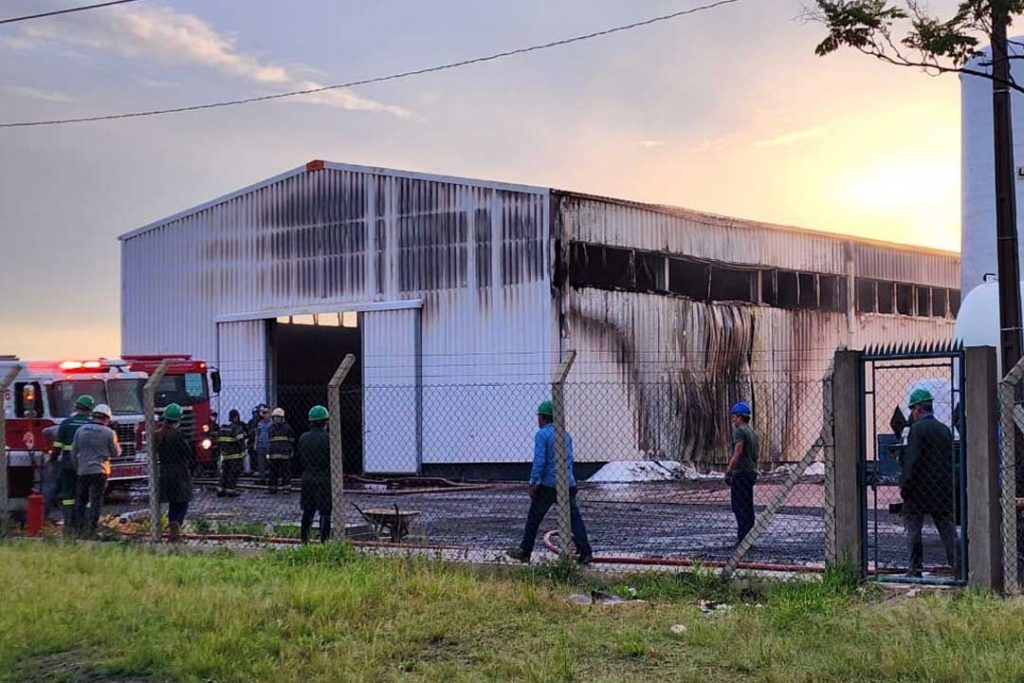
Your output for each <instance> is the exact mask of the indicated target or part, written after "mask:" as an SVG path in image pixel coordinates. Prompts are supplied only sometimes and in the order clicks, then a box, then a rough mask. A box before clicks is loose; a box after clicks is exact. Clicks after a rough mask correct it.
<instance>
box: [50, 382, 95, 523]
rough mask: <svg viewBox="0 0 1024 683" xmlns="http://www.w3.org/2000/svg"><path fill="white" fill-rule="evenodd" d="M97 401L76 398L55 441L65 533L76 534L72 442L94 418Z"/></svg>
mask: <svg viewBox="0 0 1024 683" xmlns="http://www.w3.org/2000/svg"><path fill="white" fill-rule="evenodd" d="M95 407H96V401H94V400H93V398H92V396H89V395H88V394H82V395H81V396H79V397H78V398H77V399H75V412H74V414H73V415H71V416H70V417H66V418H64V420H63V421H62V422H61V423H60V426H59V427H58V428H57V438H56V439H54V442H53V459H54V460H55V461H56V462H57V467H58V468H59V471H58V474H57V482H58V483H57V487H58V488H57V495H58V496H60V510H61V517H62V518H63V520H64V535H65V536H72V535H73V534H74V524H73V520H74V511H75V497H76V496H77V495H78V472H76V471H75V461H74V460H73V459H72V457H71V449H72V443H73V442H74V440H75V432H77V431H78V428H79V427H81V426H82V425H85V424H89V421H90V420H91V419H92V411H93V408H95Z"/></svg>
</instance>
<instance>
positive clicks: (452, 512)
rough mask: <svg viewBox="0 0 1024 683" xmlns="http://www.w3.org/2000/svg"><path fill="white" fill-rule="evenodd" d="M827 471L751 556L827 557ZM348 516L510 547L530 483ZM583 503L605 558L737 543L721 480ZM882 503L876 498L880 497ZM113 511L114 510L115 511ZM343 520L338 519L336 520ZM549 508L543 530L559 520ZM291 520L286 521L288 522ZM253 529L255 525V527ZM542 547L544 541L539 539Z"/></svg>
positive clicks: (930, 534) (266, 514)
mask: <svg viewBox="0 0 1024 683" xmlns="http://www.w3.org/2000/svg"><path fill="white" fill-rule="evenodd" d="M780 484H781V480H775V481H773V480H770V479H768V480H764V481H762V482H761V483H759V484H758V486H757V487H756V489H755V491H756V497H755V503H756V505H757V506H758V514H760V513H761V512H762V511H763V507H764V506H765V505H766V504H767V503H768V502H769V501H770V500H771V499H772V498H773V497H774V496H775V495H776V493H777V492H778V490H779V486H780ZM823 488H824V487H823V483H822V481H821V478H820V477H818V478H807V479H805V480H802V481H801V482H800V483H798V484H797V485H796V487H794V489H793V490H792V491H791V492H790V494H789V496H788V497H787V499H786V503H785V504H784V506H783V507H782V509H781V510H780V512H779V514H778V515H777V516H776V518H775V519H774V520H773V521H772V522H771V524H769V526H768V528H767V529H766V531H765V533H764V534H763V535H762V537H761V538H760V540H759V541H758V542H757V544H756V545H755V546H754V548H753V549H752V550H751V551H750V553H748V555H747V557H746V558H745V559H746V560H748V561H753V562H762V563H777V564H786V565H809V566H821V565H822V564H823V563H824V558H825V550H824V538H825V536H824V532H825V528H824V515H823V505H822V503H823V501H824V490H823ZM346 500H347V501H348V502H349V505H348V506H347V508H348V509H347V511H346V512H347V515H348V521H349V522H350V523H351V522H355V521H361V520H360V516H359V513H358V512H357V511H356V509H355V506H358V507H359V508H362V509H364V510H366V509H369V508H382V507H383V508H388V509H392V508H394V507H395V506H397V507H398V509H399V510H402V511H418V512H419V513H420V514H419V515H418V517H417V518H416V522H415V524H414V527H413V534H414V537H415V538H414V539H413V541H414V542H418V543H422V544H425V545H432V546H451V547H457V548H466V549H472V550H476V551H484V552H491V551H497V550H501V549H503V548H506V547H509V546H511V545H513V544H514V543H516V542H517V541H518V539H519V535H520V534H521V533H522V524H523V520H524V517H525V514H526V509H527V507H528V497H527V489H526V487H525V486H524V485H522V484H515V483H512V484H507V483H503V484H493V485H490V486H488V487H487V488H484V489H477V490H449V491H435V492H430V493H419V492H416V493H403V494H401V495H389V494H385V493H382V492H367V491H352V492H348V491H346ZM896 500H898V490H895V489H880V496H879V502H878V510H879V512H878V523H877V547H878V551H879V554H878V560H879V566H880V567H890V568H899V567H903V566H905V562H906V559H905V558H906V550H905V542H904V536H903V527H902V519H901V518H900V517H899V516H895V515H890V514H889V513H888V504H889V503H890V502H895V501H896ZM579 501H580V507H581V510H582V512H583V516H584V518H585V519H586V521H587V525H588V530H589V533H590V535H591V542H592V544H593V546H594V548H595V552H596V553H597V554H598V555H599V556H623V557H645V558H674V559H681V558H685V559H701V560H726V559H728V558H729V556H730V555H731V553H732V549H733V543H734V540H735V530H736V526H735V520H734V518H733V515H732V512H731V510H730V507H729V491H728V489H727V488H725V487H724V485H723V484H721V483H720V482H717V481H701V482H693V481H673V482H653V483H643V484H613V485H609V484H601V485H586V484H584V485H583V486H581V488H580V494H579ZM873 502H874V501H873V500H872V503H873ZM145 508H146V503H145V502H144V500H138V501H136V502H134V503H127V504H122V505H118V506H117V507H116V510H117V511H120V512H129V511H133V510H144V509H145ZM111 511H113V510H111ZM299 516H300V514H299V494H298V492H292V493H287V494H278V495H276V496H271V495H269V494H267V493H266V492H265V491H264V490H259V489H250V490H247V491H245V493H244V494H243V495H242V496H241V497H239V498H233V499H232V498H217V497H216V496H215V494H214V492H213V487H212V486H209V485H200V486H199V487H197V490H196V496H195V500H194V501H193V504H192V506H191V509H190V511H189V518H190V520H192V521H193V523H195V522H196V521H199V522H200V524H203V525H204V528H210V529H213V528H216V527H218V526H219V527H220V528H221V530H225V529H228V530H231V531H234V532H238V533H245V531H246V529H247V528H248V529H252V528H257V529H262V528H266V529H267V530H268V531H273V530H274V527H275V526H278V525H294V524H296V523H297V522H298V520H299ZM874 519H875V517H874V515H873V514H872V515H869V520H871V525H870V526H869V540H870V559H871V561H872V562H873V561H874V547H875V538H876V536H875V524H874ZM336 523H337V522H336ZM555 524H556V519H555V514H554V512H552V514H550V515H549V517H548V519H547V520H545V524H544V526H543V527H542V533H543V532H546V531H548V530H551V529H553V528H554V527H555ZM280 528H281V527H280V526H278V529H280ZM250 533H251V531H250ZM538 547H540V542H539V541H538ZM943 557H944V556H943V553H942V546H941V543H940V542H939V539H938V534H937V533H936V532H935V530H934V528H930V527H927V528H926V531H925V561H926V563H930V564H940V563H942V562H943Z"/></svg>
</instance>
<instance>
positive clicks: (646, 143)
mask: <svg viewBox="0 0 1024 683" xmlns="http://www.w3.org/2000/svg"><path fill="white" fill-rule="evenodd" d="M636 144H638V145H639V146H641V147H643V148H644V149H657V148H658V147H664V146H665V145H666V144H668V143H666V142H665V141H664V140H637V141H636Z"/></svg>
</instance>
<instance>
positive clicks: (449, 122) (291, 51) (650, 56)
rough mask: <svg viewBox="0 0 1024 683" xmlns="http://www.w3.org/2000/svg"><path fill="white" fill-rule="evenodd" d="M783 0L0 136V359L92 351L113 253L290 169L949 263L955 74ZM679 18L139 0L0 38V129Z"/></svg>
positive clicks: (112, 293) (581, 5) (51, 1)
mask: <svg viewBox="0 0 1024 683" xmlns="http://www.w3.org/2000/svg"><path fill="white" fill-rule="evenodd" d="M806 1H807V0H745V1H744V2H740V3H737V4H734V5H729V6H725V7H721V8H718V9H715V10H711V11H708V12H705V13H702V14H697V15H691V16H686V17H682V18H679V19H676V20H672V21H668V22H663V23H660V24H656V25H653V26H648V27H644V28H640V29H637V30H634V31H631V32H628V33H620V34H617V35H613V36H608V37H602V38H598V39H595V40H591V41H587V42H585V43H579V44H575V45H570V46H565V47H559V48H555V49H552V50H547V51H542V52H536V53H532V54H528V55H520V56H514V57H510V58H508V59H504V60H500V61H496V62H491V63H489V64H482V65H474V66H468V67H465V68H461V69H456V70H452V71H447V72H443V73H437V74H430V75H426V76H422V77H418V78H412V79H406V80H402V81H396V82H391V83H385V84H374V85H370V86H364V87H359V88H355V89H353V90H347V91H334V92H330V93H325V94H321V95H316V96H311V97H306V98H302V99H294V100H286V101H276V102H269V103H263V104H250V105H244V106H238V107H231V108H225V109H218V110H211V111H205V112H199V113H192V114H173V115H168V116H162V117H153V118H145V119H131V120H122V121H107V122H100V123H87V124H76V125H70V126H60V127H43V128H30V129H0V234H2V241H0V245H2V249H0V253H3V254H4V255H5V258H4V259H3V263H4V267H3V275H2V276H0V277H2V281H3V288H2V291H3V296H2V298H0V354H2V353H15V354H17V355H19V356H20V357H22V358H31V359H39V358H54V357H60V358H63V357H91V356H98V355H107V356H116V355H117V354H118V353H119V351H120V333H119V325H120V317H119V316H120V305H119V298H120V284H119V281H120V277H119V276H120V273H119V269H120V256H119V253H120V246H119V243H118V241H117V236H118V235H120V234H122V233H124V232H127V231H129V230H131V229H133V228H135V227H138V226H141V225H144V224H146V223H149V222H151V221H154V220H156V219H159V218H161V217H164V216H167V215H170V214H172V213H176V212H178V211H180V210H182V209H186V208H188V207H190V206H194V205H196V204H199V203H201V202H204V201H207V200H209V199H212V198H214V197H217V196H220V195H222V194H225V193H227V192H230V191H232V190H235V189H238V188H240V187H243V186H246V185H249V184H251V183H254V182H257V181H259V180H262V179H264V178H267V177H269V176H272V175H275V174H277V173H280V172H282V171H285V170H288V169H291V168H294V167H296V166H300V165H302V164H304V163H305V162H307V161H309V160H311V159H327V160H331V161H339V162H348V163H355V164H367V165H374V166H384V167H391V168H399V169H407V170H416V171H426V172H434V173H442V174H450V175H458V176H467V177H476V178H486V179H492V180H501V181H508V182H515V183H524V184H530V185H540V186H548V187H555V188H559V189H567V190H576V191H581V192H589V193H595V194H603V195H609V196H614V197H621V198H626V199H633V200H639V201H651V202H658V203H666V204H674V205H678V206H684V207H688V208H692V209H698V210H704V211H711V212H714V213H719V214H725V215H729V216H736V217H742V218H749V219H756V220H761V221H767V222H773V223H780V224H787V225H796V226H800V227H805V228H810V229H817V230H825V231H830V232H840V233H848V234H851V235H858V236H863V237H870V238H875V239H885V240H889V241H897V242H903V243H910V244H919V245H926V246H930V247H937V248H944V249H953V250H955V249H958V248H959V241H960V237H959V232H960V228H959V225H960V95H959V83H958V82H957V80H956V77H955V76H946V77H939V78H934V77H929V76H927V75H925V74H922V73H920V72H918V71H915V70H910V69H901V68H897V67H892V66H887V65H884V64H881V63H879V62H877V61H874V60H872V59H870V58H868V57H865V56H862V55H859V54H857V53H852V52H845V53H840V54H836V55H832V56H830V57H827V58H819V57H816V56H815V55H814V47H815V45H816V44H817V42H818V41H819V40H820V39H821V36H822V32H823V31H822V27H821V26H818V25H815V24H812V23H807V22H805V21H802V20H801V19H800V16H801V14H802V9H803V7H804V4H805V2H806ZM76 4H87V3H85V2H84V0H4V2H3V3H2V7H0V18H3V17H8V16H16V15H20V14H25V13H33V12H37V11H42V10H47V9H55V8H61V7H68V6H73V5H76ZM697 4H702V3H701V2H700V1H699V0H648V1H645V2H624V1H623V0H618V1H615V0H562V1H561V2H558V3H553V2H550V1H544V0H518V1H517V2H515V3H505V2H500V3H499V2H495V1H493V0H490V1H480V0H418V1H415V2H414V1H413V0H394V1H392V2H386V3H367V2H357V1H356V0H331V1H328V0H217V2H209V1H208V0H141V1H140V2H135V3H130V4H126V5H122V6H117V7H111V8H106V9H97V10H92V11H86V12H79V13H75V14H69V15H63V16H60V17H54V18H51V19H42V20H36V21H28V22H21V23H16V24H8V25H0V121H2V122H8V121H21V120H30V119H39V118H47V119H49V118H64V117H77V116H89V115H97V114H108V113H118V112H124V111H134V110H138V109H153V108H161V107H174V106H180V105H183V104H185V105H187V104H194V103H202V102H206V101H213V100H222V99H234V98H241V97H249V96H253V95H263V94H270V93H275V92H281V91H286V90H294V89H300V88H307V87H315V85H318V84H325V83H337V82H345V81H349V80H355V79H359V78H365V77H372V76H378V75H384V74H388V73H392V72H397V71H405V70H409V69H414V68H420V67H424V66H430V65H435V64H440V63H445V62H450V61H456V60H460V59H465V58H469V57H474V56H478V55H483V54H489V53H493V52H498V51H503V50H507V49H513V48H517V47H522V46H525V45H532V44H537V43H543V42H548V41H552V40H558V39H561V38H565V37H568V36H571V35H576V34H580V33H587V32H590V31H595V30H600V29H604V28H608V27H611V26H615V25H619V24H625V23H630V22H633V21H637V20H641V19H645V18H648V17H650V16H655V15H660V14H666V13H669V12H674V11H678V10H680V9H685V8H687V7H690V6H695V5H697ZM955 4H956V2H955V0H933V1H932V3H931V7H932V9H933V10H934V11H936V12H943V11H946V10H948V9H949V8H950V7H952V6H954V5H955ZM166 295H167V296H175V292H174V291H170V292H167V293H166Z"/></svg>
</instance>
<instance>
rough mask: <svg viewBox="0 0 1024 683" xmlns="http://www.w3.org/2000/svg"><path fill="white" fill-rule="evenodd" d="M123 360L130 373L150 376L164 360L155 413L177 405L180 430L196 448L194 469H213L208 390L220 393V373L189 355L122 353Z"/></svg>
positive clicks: (213, 428) (214, 457)
mask: <svg viewBox="0 0 1024 683" xmlns="http://www.w3.org/2000/svg"><path fill="white" fill-rule="evenodd" d="M123 360H124V361H125V362H126V363H127V364H128V369H129V370H130V371H131V372H144V373H146V374H147V375H152V374H153V372H154V371H155V370H156V369H157V367H158V366H159V365H160V363H161V362H163V361H167V372H166V374H164V377H163V379H162V380H161V381H160V384H159V386H157V389H156V396H155V403H156V410H157V414H161V413H162V412H163V409H164V408H166V407H167V406H168V405H169V404H171V403H177V404H178V405H180V406H181V407H182V420H181V427H180V429H181V430H182V431H183V432H184V433H185V436H186V438H187V439H188V440H189V443H190V444H191V445H192V447H193V448H194V449H195V454H196V465H197V468H199V469H202V470H206V471H214V470H216V469H217V455H216V451H215V449H214V442H215V440H216V438H217V435H216V430H217V425H216V424H215V423H214V421H213V418H212V416H211V410H212V408H211V406H210V389H211V388H212V389H213V393H214V394H218V393H220V373H219V372H218V371H217V370H216V369H215V368H210V367H209V366H208V365H207V364H206V362H205V361H202V360H197V359H194V358H192V356H191V355H188V354H150V355H125V356H124V357H123Z"/></svg>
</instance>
